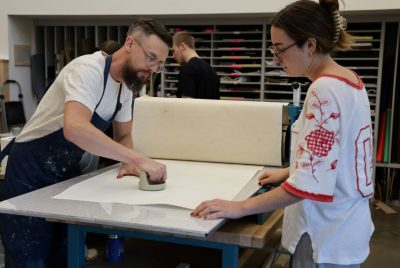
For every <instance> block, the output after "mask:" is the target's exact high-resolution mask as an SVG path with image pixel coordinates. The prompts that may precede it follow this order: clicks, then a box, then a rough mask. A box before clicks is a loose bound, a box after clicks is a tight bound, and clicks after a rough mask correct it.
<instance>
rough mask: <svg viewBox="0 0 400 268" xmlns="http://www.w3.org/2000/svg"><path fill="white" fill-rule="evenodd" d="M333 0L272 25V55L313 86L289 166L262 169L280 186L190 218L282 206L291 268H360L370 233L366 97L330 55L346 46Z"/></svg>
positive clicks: (291, 11)
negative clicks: (277, 168) (308, 80)
mask: <svg viewBox="0 0 400 268" xmlns="http://www.w3.org/2000/svg"><path fill="white" fill-rule="evenodd" d="M338 9H339V3H338V1H337V0H320V1H319V3H316V2H314V1H310V0H300V1H296V2H294V3H293V4H290V5H288V6H286V7H285V8H284V9H283V10H281V11H280V12H279V13H278V14H277V15H276V16H275V18H274V19H273V20H272V23H271V24H272V26H271V39H272V46H271V47H270V52H271V53H272V55H273V57H274V59H275V61H277V62H279V63H280V64H281V65H282V67H283V69H284V70H285V71H286V72H287V73H288V74H289V75H291V76H306V77H308V78H309V79H310V80H311V81H312V84H311V85H310V87H309V90H308V92H307V96H306V99H305V101H304V106H303V110H302V112H301V114H300V116H299V119H298V120H297V121H296V122H295V123H294V124H293V126H292V139H291V140H292V141H291V159H290V167H288V168H285V169H280V170H273V171H272V170H265V171H264V172H263V173H262V174H261V175H260V178H259V181H260V185H265V184H269V183H276V182H282V184H281V186H280V187H278V188H275V189H274V190H271V191H269V192H266V193H264V194H261V195H258V196H255V197H252V198H249V199H247V200H243V201H226V200H219V199H215V200H210V201H205V202H203V203H202V204H200V205H199V206H198V207H197V208H196V209H195V210H194V211H193V212H192V215H193V216H195V217H200V218H204V219H215V218H239V217H243V216H245V215H249V214H256V213H262V212H266V211H270V210H274V209H277V208H280V207H286V208H285V215H284V221H283V233H282V245H283V246H284V247H285V248H287V249H288V250H289V251H290V252H291V253H292V254H293V261H294V266H295V267H360V264H361V263H362V262H364V261H365V259H366V258H367V256H368V254H369V240H370V237H371V235H372V232H373V230H374V226H373V223H372V221H371V215H370V210H369V198H370V197H372V196H373V189H374V188H373V182H372V178H371V174H372V147H373V146H372V144H373V142H372V128H371V115H370V108H369V101H368V96H367V93H366V90H365V87H364V84H363V82H362V81H361V79H360V78H359V77H358V76H357V74H356V73H354V72H352V71H351V70H349V69H347V68H345V67H343V66H340V65H339V64H337V63H336V62H335V61H334V60H333V59H332V57H331V55H330V53H331V52H333V51H345V50H347V49H349V48H350V46H351V41H350V36H349V35H348V34H347V33H346V31H345V30H346V21H345V19H344V18H343V17H342V16H341V15H340V14H339V11H338Z"/></svg>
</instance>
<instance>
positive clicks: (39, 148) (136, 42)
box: [0, 19, 172, 267]
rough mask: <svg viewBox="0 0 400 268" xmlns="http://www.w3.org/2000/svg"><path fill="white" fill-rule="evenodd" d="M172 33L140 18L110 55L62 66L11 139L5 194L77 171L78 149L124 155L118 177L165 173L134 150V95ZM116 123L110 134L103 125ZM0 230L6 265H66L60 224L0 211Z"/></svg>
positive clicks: (160, 63) (159, 62)
mask: <svg viewBox="0 0 400 268" xmlns="http://www.w3.org/2000/svg"><path fill="white" fill-rule="evenodd" d="M171 43H172V42H171V37H170V36H169V34H168V32H167V30H166V29H165V27H164V26H163V25H161V24H160V23H159V22H157V21H156V20H152V19H140V20H138V21H137V22H135V23H134V24H132V25H131V26H130V28H129V30H128V33H127V37H126V39H125V43H124V45H123V46H122V48H121V49H119V50H118V51H116V52H115V53H114V54H113V55H107V54H106V53H104V52H102V51H98V52H95V53H93V54H90V55H84V56H81V57H79V58H76V59H75V60H73V61H72V62H70V63H69V64H68V65H67V66H65V67H64V68H63V69H62V71H61V72H60V74H59V75H58V77H57V79H56V80H55V82H54V83H53V84H52V86H51V87H50V89H49V90H48V91H47V92H46V94H45V95H44V97H43V98H42V100H41V102H40V103H39V105H38V107H37V109H36V111H35V113H34V114H33V116H32V117H31V119H30V120H29V121H28V123H27V124H26V125H25V127H24V129H23V130H22V132H21V134H20V135H18V136H17V137H16V139H15V141H13V142H11V143H9V145H8V146H7V147H6V148H4V150H3V151H2V157H4V155H9V158H8V163H7V170H6V174H5V182H4V189H3V193H2V198H3V199H8V198H12V197H15V196H18V195H22V194H24V193H28V192H31V191H33V190H36V189H39V188H42V187H46V186H49V185H52V184H55V183H58V182H61V181H64V180H67V179H69V178H73V177H76V176H79V175H80V174H81V173H82V171H81V169H80V167H79V161H80V160H81V157H82V155H83V153H84V151H87V152H90V153H92V154H94V155H98V156H102V157H107V158H111V159H114V160H117V161H120V162H122V163H123V164H122V168H121V170H120V171H119V173H118V178H121V177H123V176H125V175H130V174H132V175H139V172H140V171H145V172H147V173H148V174H149V176H150V180H152V181H154V182H162V181H164V180H166V178H167V173H166V167H165V166H164V165H163V164H161V163H158V162H156V161H154V160H152V159H149V158H147V157H145V156H143V155H141V154H139V153H137V152H135V151H134V150H133V144H132V137H131V130H132V111H131V110H132V96H133V94H134V93H135V92H136V91H139V90H140V89H141V88H142V86H143V84H145V83H146V81H147V80H148V79H149V77H150V76H151V75H152V73H154V72H161V71H162V70H163V68H164V62H165V59H166V58H167V55H168V52H169V49H168V48H169V47H170V46H171ZM111 123H112V124H113V126H114V139H111V138H109V137H107V136H106V135H105V134H104V133H103V131H104V130H105V129H107V128H108V127H109V125H110V124H111ZM0 224H1V236H2V242H3V244H4V247H5V250H6V254H7V255H8V257H9V259H10V266H11V267H64V266H65V267H66V265H67V250H66V246H67V235H66V234H67V229H66V225H64V224H59V223H51V222H46V221H45V220H44V219H40V218H34V217H25V216H16V215H1V218H0Z"/></svg>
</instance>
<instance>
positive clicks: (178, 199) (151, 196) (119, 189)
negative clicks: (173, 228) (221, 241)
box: [53, 160, 262, 209]
mask: <svg viewBox="0 0 400 268" xmlns="http://www.w3.org/2000/svg"><path fill="white" fill-rule="evenodd" d="M157 161H159V162H161V163H164V164H165V165H166V166H167V173H168V179H167V182H166V183H167V185H166V186H167V187H166V189H165V190H162V191H154V192H152V191H142V190H139V188H138V182H139V178H137V177H134V176H128V177H124V178H122V179H116V176H117V173H118V170H119V167H117V168H114V169H111V170H109V171H107V172H105V173H101V174H99V175H97V176H94V177H92V178H89V179H87V180H85V181H83V182H80V183H78V184H75V185H73V186H71V187H70V188H68V189H67V190H65V191H64V192H62V193H60V194H58V195H56V196H54V197H53V198H56V199H68V200H79V201H90V202H100V203H122V204H129V205H149V204H157V205H159V204H165V205H172V206H178V207H183V208H187V209H194V208H195V207H196V206H197V205H199V204H200V203H201V202H202V201H205V200H208V199H214V198H221V199H228V200H232V199H234V197H235V196H236V195H237V194H238V193H239V192H240V191H241V190H242V189H243V188H244V186H245V185H246V184H247V183H248V182H249V181H250V180H251V179H252V178H253V177H254V175H255V174H256V173H257V171H258V170H260V169H261V168H262V167H261V166H252V165H236V164H219V163H208V162H190V161H174V160H157Z"/></svg>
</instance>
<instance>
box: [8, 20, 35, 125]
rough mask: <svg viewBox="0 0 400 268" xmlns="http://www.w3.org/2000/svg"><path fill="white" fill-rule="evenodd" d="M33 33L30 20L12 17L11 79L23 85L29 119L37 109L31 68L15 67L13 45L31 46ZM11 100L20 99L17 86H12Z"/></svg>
mask: <svg viewBox="0 0 400 268" xmlns="http://www.w3.org/2000/svg"><path fill="white" fill-rule="evenodd" d="M32 33H33V22H32V19H30V18H15V17H11V18H10V20H9V24H8V38H9V41H10V45H9V51H10V59H9V79H13V80H16V81H18V82H19V83H20V84H21V89H22V95H23V102H24V110H25V116H26V117H27V118H29V117H30V116H31V115H32V114H33V112H34V110H35V109H36V103H35V101H33V99H34V97H33V95H32V86H31V84H32V83H31V68H30V66H15V65H14V57H13V56H12V55H13V44H30V43H31V40H32ZM10 99H11V100H17V99H18V91H17V88H16V86H15V84H12V85H10Z"/></svg>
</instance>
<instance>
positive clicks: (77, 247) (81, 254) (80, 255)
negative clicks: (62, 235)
mask: <svg viewBox="0 0 400 268" xmlns="http://www.w3.org/2000/svg"><path fill="white" fill-rule="evenodd" d="M84 265H85V231H83V230H82V229H81V228H79V226H76V225H73V224H68V268H76V267H84Z"/></svg>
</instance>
